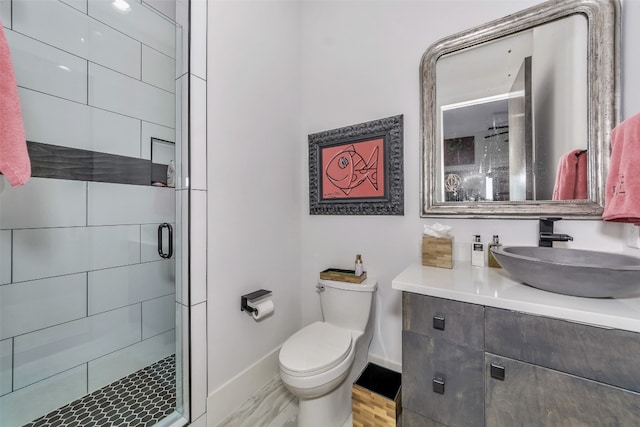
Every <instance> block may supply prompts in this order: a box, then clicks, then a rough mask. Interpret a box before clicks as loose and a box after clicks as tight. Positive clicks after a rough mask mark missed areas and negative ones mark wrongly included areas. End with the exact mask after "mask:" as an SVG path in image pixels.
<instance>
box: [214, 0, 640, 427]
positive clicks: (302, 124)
mask: <svg viewBox="0 0 640 427" xmlns="http://www.w3.org/2000/svg"><path fill="white" fill-rule="evenodd" d="M536 3H538V1H535V0H519V1H511V0H499V1H481V0H476V1H473V0H469V1H455V2H452V1H447V0H441V1H436V0H424V1H302V2H279V1H242V2H238V1H213V2H210V4H209V21H210V22H209V56H208V61H209V62H208V78H209V85H208V103H209V104H208V107H209V111H208V124H209V133H208V135H209V136H208V149H209V156H208V188H209V193H210V194H209V196H210V197H209V214H208V221H209V232H208V233H209V258H208V267H209V270H208V292H209V307H210V308H209V312H208V316H209V317H208V319H209V320H208V334H209V342H208V348H209V376H208V381H209V385H208V386H209V387H208V388H209V392H210V399H209V407H208V413H207V414H208V420H207V421H208V424H209V425H215V421H214V418H215V416H216V414H217V413H216V414H214V413H213V412H212V411H211V410H210V409H211V405H212V404H215V402H214V401H215V399H212V398H211V396H213V395H214V393H215V392H216V391H219V390H221V389H224V387H225V386H226V385H228V384H229V382H233V380H234V379H238V381H236V382H238V383H240V382H241V381H240V379H239V378H240V375H241V374H242V373H246V372H247V370H248V369H252V365H253V364H255V363H260V362H261V358H262V357H263V356H267V357H268V356H269V355H270V354H272V353H270V352H271V350H272V349H276V348H277V347H278V346H279V345H280V344H281V343H282V342H283V341H284V340H285V339H286V338H287V337H288V336H289V335H290V334H291V333H292V332H293V331H295V330H297V329H298V328H299V327H301V326H303V325H306V324H309V323H311V322H312V321H315V320H317V319H320V317H321V314H320V308H319V303H318V299H317V294H316V292H315V287H314V286H315V284H316V281H317V278H318V273H319V271H321V270H323V269H325V268H327V267H344V268H350V267H351V266H352V262H353V259H354V257H355V254H356V253H361V254H362V255H363V258H364V262H365V268H366V269H367V270H368V272H369V275H370V276H375V277H377V278H378V280H379V290H378V294H377V301H376V303H377V322H376V330H375V335H374V340H373V343H372V346H371V355H372V356H373V357H375V358H377V359H378V360H382V361H385V360H386V361H388V362H389V364H390V365H392V366H393V365H396V367H397V365H398V364H399V363H400V361H401V329H402V328H401V326H402V325H401V306H400V293H399V292H398V291H395V290H392V289H391V280H392V279H393V277H395V276H396V275H397V274H398V273H399V272H400V271H402V270H403V269H404V268H405V267H406V266H407V265H408V264H409V263H410V262H412V261H414V260H416V259H417V258H418V255H419V248H420V245H419V243H420V235H421V232H422V226H423V224H425V223H433V222H435V221H439V222H442V223H446V224H450V225H452V226H453V227H454V234H455V239H456V242H457V253H456V257H457V259H458V261H460V262H464V261H461V260H463V259H464V258H465V257H466V258H467V259H468V258H469V253H468V250H467V249H468V243H470V241H471V236H472V235H473V234H481V235H482V238H483V240H484V241H485V242H487V241H489V239H490V237H491V235H493V234H499V235H500V236H501V240H502V241H503V242H504V243H506V244H533V243H534V242H535V241H536V233H537V227H538V225H537V222H536V221H534V220H462V219H460V220H456V219H421V218H420V217H419V211H420V209H419V203H420V196H419V182H420V173H419V171H420V159H419V157H420V156H419V153H420V146H419V134H420V117H419V114H420V87H419V74H418V71H419V64H420V59H421V57H422V55H423V53H424V51H425V50H426V49H427V48H428V46H429V45H430V44H432V43H433V42H435V41H437V40H439V39H440V38H443V37H445V36H448V35H450V34H453V33H455V32H458V31H462V30H464V29H467V28H471V27H473V26H475V25H479V24H482V23H484V22H487V21H489V20H492V19H496V18H499V17H502V16H504V15H507V14H510V13H513V12H515V11H517V10H521V9H523V8H526V7H529V6H532V5H534V4H536ZM626 6H628V10H626V12H627V13H629V14H631V15H632V16H625V18H624V22H625V23H627V25H626V26H625V28H624V30H625V32H624V34H623V41H624V40H625V38H626V39H628V40H634V39H635V38H637V37H638V35H640V30H637V29H635V28H632V27H631V25H632V22H634V20H637V19H639V18H640V3H636V4H633V3H632V2H630V1H627V2H626V3H625V7H626ZM625 51H626V52H627V55H626V56H625V59H624V60H623V65H624V67H623V77H625V80H624V82H625V84H627V85H628V87H632V86H633V85H635V87H636V88H637V86H638V84H639V83H638V82H637V81H633V77H631V76H636V75H638V72H639V71H640V60H638V59H637V58H635V56H634V50H633V48H632V43H625ZM623 54H624V52H623ZM627 57H629V58H628V60H627ZM623 89H624V87H623ZM624 92H625V90H623V93H624ZM627 92H628V93H634V92H631V91H627ZM635 92H638V90H636V91H635ZM627 98H631V97H627ZM624 102H625V103H624V105H625V112H626V113H627V114H631V113H632V111H630V110H635V111H637V110H639V109H640V101H638V100H637V99H633V100H629V99H626V98H625V101H624ZM400 113H401V114H404V153H405V156H404V161H405V164H404V174H405V180H404V185H405V215H404V216H386V217H385V216H380V217H375V216H369V217H367V216H352V217H348V216H310V215H309V201H308V182H309V181H308V172H307V171H308V144H307V135H308V134H310V133H314V132H319V131H324V130H329V129H333V128H337V127H342V126H346V125H349V124H354V123H360V122H365V121H369V120H375V119H378V118H382V117H387V116H391V115H395V114H400ZM557 227H558V230H559V231H560V232H565V233H568V234H571V235H573V236H574V237H575V241H574V242H573V243H572V246H573V247H581V248H597V249H600V250H611V251H616V250H622V249H623V244H622V239H621V236H622V226H621V225H619V224H610V223H603V222H601V221H597V220H594V221H571V220H564V221H562V222H561V223H559V224H558V226H557ZM261 287H264V288H267V289H271V290H273V291H274V296H273V298H274V301H275V303H276V313H275V315H274V316H273V317H272V318H268V319H265V320H264V321H263V322H260V323H256V322H253V321H252V320H251V319H250V318H249V317H248V316H247V315H246V314H245V313H241V312H240V310H239V298H240V295H242V294H243V293H246V292H249V291H252V290H255V289H258V288H261ZM245 384H250V382H247V383H245ZM258 385H259V384H258ZM245 392H246V393H251V392H253V390H247V391H245ZM232 409H233V408H231V407H229V408H227V410H228V411H229V412H230V411H231V410H232Z"/></svg>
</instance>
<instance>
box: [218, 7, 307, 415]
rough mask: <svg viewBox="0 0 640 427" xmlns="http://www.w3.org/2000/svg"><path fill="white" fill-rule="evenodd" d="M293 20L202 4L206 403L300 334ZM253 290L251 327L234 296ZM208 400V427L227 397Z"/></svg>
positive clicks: (282, 11) (292, 14)
mask: <svg viewBox="0 0 640 427" xmlns="http://www.w3.org/2000/svg"><path fill="white" fill-rule="evenodd" d="M298 14H299V8H298V5H297V3H295V2H287V1H283V2H273V1H269V2H237V1H214V2H210V3H209V27H208V28H209V44H208V92H207V93H208V123H209V127H208V190H209V192H208V200H209V204H208V212H209V214H208V221H209V226H208V233H209V234H208V239H209V243H208V247H209V251H208V254H209V257H208V325H209V326H208V343H209V351H208V357H209V376H208V381H209V386H208V387H209V392H210V393H211V392H215V391H216V390H218V389H220V387H222V386H223V385H224V384H225V383H227V382H228V381H229V380H231V379H232V378H234V377H235V376H236V375H237V374H239V373H240V372H242V371H243V370H245V369H246V368H247V367H249V366H250V365H252V364H253V363H255V362H257V361H258V360H259V359H261V358H262V357H263V356H264V355H266V354H269V353H271V352H272V351H273V350H275V349H277V348H278V347H279V346H280V344H281V343H282V342H283V341H284V340H285V339H286V338H288V337H289V336H290V335H291V334H292V333H293V332H294V331H296V330H297V329H298V328H299V326H300V262H301V257H300V244H301V242H300V235H301V233H300V215H301V214H300V205H301V203H302V202H301V201H300V182H301V179H302V178H301V177H300V167H299V159H300V157H301V156H303V155H304V150H303V147H301V146H300V144H299V139H298V135H299V127H298V123H299V87H300V84H299V81H300V74H299V67H300V44H299V33H298V25H299V15H298ZM261 288H264V289H268V290H271V291H272V292H273V296H272V299H273V301H274V303H275V313H274V314H273V315H272V316H271V317H269V318H265V319H263V320H261V321H260V322H256V321H254V320H253V319H252V318H251V316H249V315H248V314H247V313H246V312H241V311H240V296H241V295H243V294H246V293H249V292H252V291H255V290H258V289H261ZM269 375H270V376H272V375H275V371H274V370H270V372H269ZM256 381H257V379H256ZM259 385H260V383H258V384H253V385H252V386H248V387H246V388H244V390H239V392H240V393H243V392H244V393H249V394H248V395H247V396H245V397H244V398H246V397H248V396H249V395H250V394H251V393H252V392H253V391H255V389H256V388H257V386H259ZM251 387H254V388H251ZM216 396H218V398H210V399H209V402H210V405H209V406H208V408H207V422H208V423H209V425H212V423H213V422H215V419H216V418H217V417H218V416H219V415H225V414H224V411H225V410H227V411H230V410H232V409H233V407H226V408H225V407H221V406H224V405H225V403H226V404H227V405H231V403H228V402H229V401H227V400H224V399H225V398H229V392H226V391H225V392H222V393H220V394H219V395H216ZM239 398H240V397H238V399H239ZM238 399H231V401H232V402H235V404H239V403H241V401H240V402H238V401H237V400H238Z"/></svg>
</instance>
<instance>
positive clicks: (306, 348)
mask: <svg viewBox="0 0 640 427" xmlns="http://www.w3.org/2000/svg"><path fill="white" fill-rule="evenodd" d="M377 286H378V284H377V281H376V280H374V279H367V280H365V281H364V282H362V283H361V284H355V283H347V282H336V281H332V280H320V281H319V282H318V286H317V288H318V290H319V292H320V307H321V308H322V317H323V318H324V321H322V322H315V323H312V324H311V325H309V326H307V327H305V328H302V329H301V330H299V331H298V332H296V333H295V334H293V335H292V336H291V337H290V338H289V339H288V340H287V341H285V343H284V344H283V345H282V348H281V349H280V377H281V378H282V382H283V383H284V384H285V386H286V387H287V388H288V389H289V390H290V391H291V392H292V393H293V394H295V395H296V396H298V398H299V406H298V427H342V425H343V424H344V423H345V421H346V420H347V418H349V415H350V414H351V385H352V384H353V382H354V381H355V380H356V378H357V376H358V375H359V374H360V372H361V371H362V370H363V369H364V367H365V365H366V363H367V355H368V352H369V344H370V343H371V338H372V336H373V328H372V326H371V324H372V323H373V318H374V316H372V315H371V312H372V311H373V295H374V292H375V290H376V288H377Z"/></svg>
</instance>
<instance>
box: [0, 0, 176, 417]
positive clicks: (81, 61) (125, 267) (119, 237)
mask: <svg viewBox="0 0 640 427" xmlns="http://www.w3.org/2000/svg"><path fill="white" fill-rule="evenodd" d="M130 4H131V6H132V11H131V13H129V14H126V15H124V14H119V13H117V12H115V11H114V10H113V8H111V2H101V1H92V0H90V1H89V2H87V1H86V0H63V1H58V0H46V1H45V0H43V1H38V2H33V1H30V0H12V1H9V0H0V19H2V23H3V26H4V31H5V34H7V38H8V40H9V43H10V47H11V49H12V54H13V60H14V67H15V69H16V73H17V80H18V85H19V94H20V99H21V104H22V105H21V106H22V111H23V116H24V121H25V130H26V133H27V139H28V140H29V141H35V142H38V143H42V144H51V145H56V146H60V147H70V148H77V149H81V150H89V151H95V152H98V153H106V154H112V155H119V156H126V157H130V158H135V159H145V160H150V158H151V148H150V139H151V137H156V138H160V139H163V140H168V141H172V142H173V141H175V126H176V122H175V108H176V100H175V98H176V95H175V77H174V74H175V71H174V70H175V52H174V51H175V27H174V25H173V24H172V23H171V22H170V20H169V19H167V18H166V17H165V16H163V15H161V14H160V13H157V12H156V11H154V10H153V9H151V8H150V7H149V6H148V5H147V4H145V3H140V2H130ZM167 68H169V69H168V70H167ZM141 99H143V100H144V102H140V100H141ZM175 195H176V192H175V190H173V189H167V188H155V187H152V186H150V185H127V184H115V183H106V182H87V181H71V180H66V179H50V178H38V177H34V178H32V179H31V180H30V181H29V183H27V185H25V186H23V187H21V188H19V189H16V190H13V189H11V188H10V186H9V185H7V184H6V182H4V180H0V316H1V317H0V325H1V326H0V425H3V426H15V425H22V424H24V423H27V422H29V421H31V420H32V419H34V418H37V417H38V416H41V415H44V414H45V413H47V412H49V411H51V410H53V409H56V408H57V407H59V406H61V405H64V404H66V403H68V402H70V401H72V400H74V399H77V398H79V397H81V396H83V395H85V394H87V393H88V392H92V391H94V390H96V389H98V388H100V387H102V386H104V385H106V384H109V383H111V382H113V381H115V380H117V379H119V378H121V377H123V376H125V375H128V374H130V373H132V372H135V371H137V370H139V369H141V368H143V367H145V366H147V365H149V364H150V363H153V362H155V361H157V360H160V359H162V358H164V357H167V356H168V355H171V354H173V353H174V352H175V346H176V344H175V338H176V331H175V316H176V306H175V303H176V296H175V283H174V278H175V277H174V275H175V274H174V271H175V270H174V266H175V262H176V261H175V260H168V261H167V260H160V258H159V257H158V255H157V248H156V244H157V225H158V223H160V222H169V223H173V224H175V222H176V217H175V214H174V212H175V207H176V200H175V197H176V196H175ZM34 402H38V403H37V404H36V405H34Z"/></svg>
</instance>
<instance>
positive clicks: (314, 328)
mask: <svg viewBox="0 0 640 427" xmlns="http://www.w3.org/2000/svg"><path fill="white" fill-rule="evenodd" d="M350 350H351V331H350V330H348V329H344V328H340V327H338V326H334V325H331V324H328V323H324V322H316V323H312V324H311V325H309V326H307V327H305V328H302V329H301V330H299V331H298V332H296V333H295V334H293V335H292V336H291V337H290V338H289V339H288V340H287V341H286V342H285V343H284V344H283V345H282V349H281V350H280V366H281V367H282V368H283V369H285V370H286V371H287V372H289V373H290V374H292V375H300V376H302V375H304V376H308V375H315V374H318V373H321V372H325V371H327V370H329V369H331V368H333V367H334V366H336V365H338V364H339V363H340V362H342V361H343V360H344V359H345V358H346V357H347V355H348V354H349V351H350Z"/></svg>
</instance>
